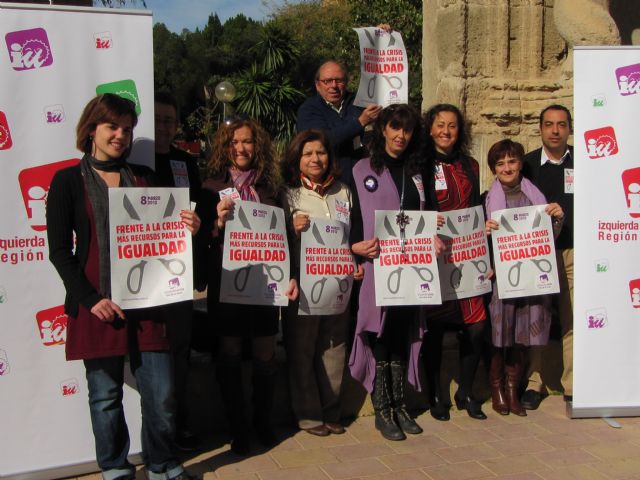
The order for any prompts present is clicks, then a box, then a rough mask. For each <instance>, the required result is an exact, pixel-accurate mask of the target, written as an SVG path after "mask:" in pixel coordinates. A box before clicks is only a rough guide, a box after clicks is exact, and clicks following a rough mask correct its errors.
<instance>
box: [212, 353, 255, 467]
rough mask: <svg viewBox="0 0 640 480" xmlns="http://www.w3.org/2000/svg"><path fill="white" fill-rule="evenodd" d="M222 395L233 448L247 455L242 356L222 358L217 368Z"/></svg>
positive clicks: (238, 452) (247, 433) (247, 427)
mask: <svg viewBox="0 0 640 480" xmlns="http://www.w3.org/2000/svg"><path fill="white" fill-rule="evenodd" d="M216 372H217V377H218V384H219V385H220V395H221V397H222V403H223V404H224V410H225V413H226V417H227V421H228V423H229V429H230V430H231V450H232V451H233V452H234V453H237V454H238V455H247V454H248V453H249V450H250V443H249V423H248V422H247V415H246V412H245V408H244V387H243V385H242V364H241V361H240V358H239V357H238V358H227V359H222V360H221V361H220V362H219V363H218V368H217V369H216Z"/></svg>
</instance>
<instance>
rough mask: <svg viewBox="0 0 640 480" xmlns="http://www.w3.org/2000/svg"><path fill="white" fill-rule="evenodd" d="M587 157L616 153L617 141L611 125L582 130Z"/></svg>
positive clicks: (606, 155) (607, 155) (599, 156)
mask: <svg viewBox="0 0 640 480" xmlns="http://www.w3.org/2000/svg"><path fill="white" fill-rule="evenodd" d="M584 141H585V143H586V145H587V155H588V156H589V158H603V157H610V156H611V155H615V154H616V153H618V141H617V140H616V132H615V131H614V130H613V127H602V128H597V129H595V130H588V131H586V132H584Z"/></svg>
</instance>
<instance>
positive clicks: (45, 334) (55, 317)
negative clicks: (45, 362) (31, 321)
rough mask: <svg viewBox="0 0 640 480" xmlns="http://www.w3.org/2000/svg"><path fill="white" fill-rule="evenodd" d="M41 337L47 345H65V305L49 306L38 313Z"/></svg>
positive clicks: (37, 319) (37, 318)
mask: <svg viewBox="0 0 640 480" xmlns="http://www.w3.org/2000/svg"><path fill="white" fill-rule="evenodd" d="M36 321H37V323H38V330H39V331H40V338H41V339H42V344H43V345H44V346H45V347H50V346H52V345H64V343H65V342H66V340H67V315H66V314H65V313H64V306H62V305H59V306H57V307H53V308H48V309H47V310H42V311H40V312H38V313H36Z"/></svg>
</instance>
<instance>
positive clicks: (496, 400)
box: [489, 348, 509, 415]
mask: <svg viewBox="0 0 640 480" xmlns="http://www.w3.org/2000/svg"><path fill="white" fill-rule="evenodd" d="M489 387H490V388H491V406H492V407H493V409H494V410H495V411H496V412H497V413H499V414H500V415H509V404H508V403H507V398H506V395H505V391H504V356H503V353H502V351H500V350H499V349H497V348H494V349H493V354H492V355H491V367H490V368H489Z"/></svg>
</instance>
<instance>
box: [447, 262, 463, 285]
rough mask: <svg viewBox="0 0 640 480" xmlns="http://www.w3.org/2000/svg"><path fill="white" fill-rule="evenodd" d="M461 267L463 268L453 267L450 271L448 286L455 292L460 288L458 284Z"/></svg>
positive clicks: (460, 276) (460, 277)
mask: <svg viewBox="0 0 640 480" xmlns="http://www.w3.org/2000/svg"><path fill="white" fill-rule="evenodd" d="M462 267H464V264H462V265H460V266H459V267H453V270H451V275H450V276H449V284H450V285H451V287H452V288H453V289H454V290H457V289H458V287H460V282H461V281H462Z"/></svg>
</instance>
